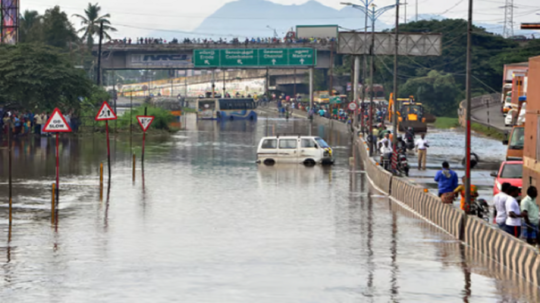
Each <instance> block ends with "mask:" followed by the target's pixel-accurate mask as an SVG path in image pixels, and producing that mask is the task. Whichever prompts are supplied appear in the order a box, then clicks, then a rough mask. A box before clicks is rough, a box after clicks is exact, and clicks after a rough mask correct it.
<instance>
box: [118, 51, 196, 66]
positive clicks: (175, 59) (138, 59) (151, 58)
mask: <svg viewBox="0 0 540 303" xmlns="http://www.w3.org/2000/svg"><path fill="white" fill-rule="evenodd" d="M126 65H127V66H126V67H127V68H142V69H145V68H169V69H174V68H191V67H193V63H192V62H191V54H187V53H177V54H169V53H155V54H128V58H127V62H126Z"/></svg>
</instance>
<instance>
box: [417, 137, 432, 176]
mask: <svg viewBox="0 0 540 303" xmlns="http://www.w3.org/2000/svg"><path fill="white" fill-rule="evenodd" d="M414 146H415V147H416V150H417V151H418V170H422V169H423V170H426V159H427V149H428V147H429V142H428V140H426V135H425V134H422V135H421V136H420V139H418V140H416V144H415V145H414Z"/></svg>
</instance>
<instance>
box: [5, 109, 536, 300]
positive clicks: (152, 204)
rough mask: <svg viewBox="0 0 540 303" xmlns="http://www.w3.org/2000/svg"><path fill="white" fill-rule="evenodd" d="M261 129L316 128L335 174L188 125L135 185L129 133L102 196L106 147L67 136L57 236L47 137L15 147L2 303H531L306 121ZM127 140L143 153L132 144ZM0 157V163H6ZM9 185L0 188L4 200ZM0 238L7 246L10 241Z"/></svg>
mask: <svg viewBox="0 0 540 303" xmlns="http://www.w3.org/2000/svg"><path fill="white" fill-rule="evenodd" d="M267 121H268V125H271V126H272V128H273V129H275V131H276V133H278V132H279V133H291V132H302V133H306V132H308V131H309V129H312V132H313V133H314V134H317V135H320V136H321V137H323V138H324V139H325V140H326V141H327V142H329V143H330V144H331V145H332V146H333V147H335V152H336V157H337V158H338V161H337V164H336V165H335V166H333V167H322V166H315V167H304V166H303V165H275V166H272V167H267V166H264V165H257V164H255V151H256V145H257V143H258V141H259V140H260V138H261V137H262V136H264V135H265V132H266V130H267V129H268V128H267V127H266V124H267V122H266V121H265V119H262V118H261V119H259V121H258V122H251V121H234V122H227V123H215V122H211V121H199V122H193V121H187V125H188V129H187V130H186V131H182V132H179V133H177V134H175V135H173V136H172V137H170V138H151V137H149V138H148V139H149V141H148V142H147V143H148V145H147V150H146V152H147V155H146V157H145V162H144V165H143V163H141V164H140V166H141V167H140V169H139V170H137V171H136V173H137V174H139V172H140V175H139V176H140V177H137V178H140V179H139V180H140V181H139V180H137V182H133V179H132V169H133V168H132V163H133V161H132V150H131V149H130V144H129V138H127V137H126V138H122V137H118V138H116V139H115V140H114V142H116V143H115V144H112V146H113V170H112V176H113V177H112V179H113V180H110V179H109V180H107V185H106V186H107V189H106V191H107V192H106V193H105V199H104V200H103V201H101V200H100V199H99V175H98V171H99V163H101V162H104V159H106V150H105V149H104V145H105V144H104V142H103V141H104V138H103V137H99V136H96V137H95V138H92V137H88V138H78V139H66V138H63V139H62V142H61V149H60V150H61V156H62V157H63V158H62V160H61V163H63V164H62V167H61V178H62V180H63V183H62V184H63V186H62V191H63V192H62V203H61V204H60V205H59V209H58V211H59V217H60V218H59V224H56V225H55V227H54V228H51V224H50V215H49V213H50V208H49V206H48V205H49V204H50V183H51V180H53V179H54V162H53V161H54V149H51V146H49V145H50V143H51V141H50V140H49V139H48V138H39V139H37V140H35V139H31V140H29V142H26V143H24V142H18V143H17V144H19V147H18V151H19V158H18V160H17V161H18V162H16V165H14V167H16V169H17V170H19V171H17V174H18V175H17V178H16V182H15V187H14V193H15V196H16V199H15V200H14V201H15V206H16V207H15V209H16V211H15V213H14V217H15V221H14V226H13V239H12V242H11V243H10V244H9V245H7V246H4V247H0V251H1V252H2V256H5V260H4V257H2V260H1V263H2V268H3V273H2V274H3V276H4V277H3V278H4V279H2V280H1V281H0V301H2V302H23V303H25V302H37V301H40V302H41V301H44V302H46V301H53V302H101V301H106V302H121V301H123V300H126V298H133V299H132V301H136V302H143V303H144V302H169V301H170V302H180V301H181V302H224V301H225V302H263V303H264V302H351V301H358V302H365V301H373V302H389V301H392V302H399V301H415V302H432V301H437V302H441V301H442V302H444V301H446V302H456V301H460V300H463V301H467V300H468V301H475V302H476V301H485V302H493V301H497V300H500V299H505V300H509V301H512V300H531V301H532V300H534V299H537V298H538V296H537V293H536V291H535V290H534V288H531V287H527V285H526V284H524V283H521V286H516V287H515V288H516V289H519V292H518V291H516V290H514V289H513V287H512V286H511V285H520V284H519V279H515V278H513V277H509V276H507V275H506V274H501V275H499V274H498V273H497V270H500V268H499V267H497V265H495V266H493V265H489V264H488V263H486V260H483V259H482V258H481V257H478V256H475V254H474V251H470V250H468V249H467V248H466V247H463V246H461V244H460V243H459V242H458V241H455V240H454V239H452V238H451V237H450V236H448V235H446V234H445V233H442V232H441V231H440V230H438V229H437V228H435V227H433V226H432V225H429V224H427V223H425V222H424V221H422V220H421V219H419V218H417V217H416V216H414V215H412V214H411V213H410V212H408V211H406V210H403V209H402V208H401V207H400V206H398V205H396V204H395V203H392V202H391V201H389V199H388V198H387V197H385V196H383V195H380V194H379V193H377V192H376V191H375V190H373V189H372V188H371V186H370V185H369V181H368V180H367V179H366V176H365V174H364V173H363V172H362V167H360V164H361V159H359V158H358V154H357V152H356V151H354V150H351V148H350V147H351V141H350V139H349V138H348V137H347V136H345V135H343V134H338V133H333V132H332V131H330V130H328V129H326V128H324V127H321V126H318V125H312V126H310V125H309V124H308V123H307V121H306V120H302V119H289V120H288V121H286V120H284V119H268V120H267ZM20 144H24V148H23V147H21V146H20ZM133 145H134V151H135V152H136V153H139V152H140V149H137V148H138V146H139V145H140V142H138V140H134V141H133ZM114 146H116V150H115V148H114ZM68 149H69V154H67V155H66V154H65V151H66V150H68ZM47 150H48V152H47ZM22 151H24V153H28V154H27V156H26V158H25V159H26V160H24V161H23V160H21V157H22V155H23V154H24V153H21V152H22ZM43 152H44V154H42V153H43ZM0 157H2V161H1V162H0V163H2V164H3V163H4V162H5V159H6V158H5V157H6V153H4V152H2V155H0ZM349 157H352V161H351V162H349ZM47 162H50V164H47ZM14 163H15V162H14ZM351 164H352V165H351ZM47 165H49V166H47ZM3 167H5V166H3ZM21 170H22V171H21ZM4 175H5V174H4ZM112 185H114V187H112ZM6 189H7V186H6V184H2V185H1V186H0V194H2V195H4V196H5V193H6ZM2 203H3V204H2V206H4V208H2V209H1V210H2V213H1V216H2V219H5V218H7V216H6V212H5V201H4V202H2ZM2 222H4V221H2ZM5 222H7V221H5ZM2 225H3V227H7V224H5V223H3V224H2ZM3 230H5V228H4V229H3ZM0 239H1V241H2V243H7V236H6V234H5V233H3V234H2V235H0ZM488 261H489V260H488ZM490 266H493V267H490ZM516 281H518V282H516ZM512 283H514V284H512ZM111 289H112V290H114V291H111Z"/></svg>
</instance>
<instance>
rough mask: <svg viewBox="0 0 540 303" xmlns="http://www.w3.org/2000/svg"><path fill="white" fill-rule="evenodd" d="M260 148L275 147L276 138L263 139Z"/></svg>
mask: <svg viewBox="0 0 540 303" xmlns="http://www.w3.org/2000/svg"><path fill="white" fill-rule="evenodd" d="M262 148H266V149H270V148H277V140H276V139H266V140H264V141H263V144H262Z"/></svg>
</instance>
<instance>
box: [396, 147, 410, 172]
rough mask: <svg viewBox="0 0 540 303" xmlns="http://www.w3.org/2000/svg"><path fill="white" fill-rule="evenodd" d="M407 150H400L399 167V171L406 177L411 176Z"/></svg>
mask: <svg viewBox="0 0 540 303" xmlns="http://www.w3.org/2000/svg"><path fill="white" fill-rule="evenodd" d="M406 152H407V151H406V149H400V150H399V153H398V163H397V164H398V165H397V169H398V171H399V172H400V173H401V174H404V175H405V176H406V177H408V176H409V162H408V161H407V154H406Z"/></svg>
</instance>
